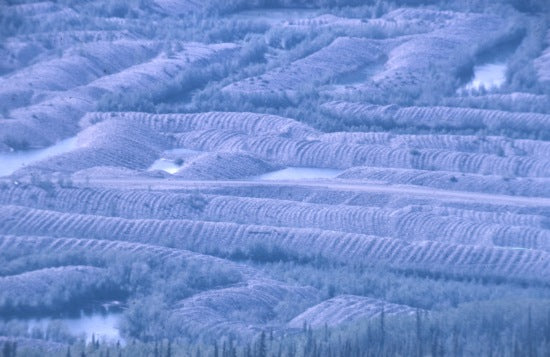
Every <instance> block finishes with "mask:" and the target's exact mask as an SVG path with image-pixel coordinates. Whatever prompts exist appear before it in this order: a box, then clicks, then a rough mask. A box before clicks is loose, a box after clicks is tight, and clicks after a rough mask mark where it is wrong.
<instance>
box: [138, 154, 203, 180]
mask: <svg viewBox="0 0 550 357" xmlns="http://www.w3.org/2000/svg"><path fill="white" fill-rule="evenodd" d="M200 153H201V152H200V151H196V150H190V149H173V150H167V151H165V152H163V153H162V155H161V158H160V159H158V160H156V161H155V162H154V163H153V164H152V165H151V166H150V167H149V168H148V169H147V171H156V170H160V171H165V172H168V173H169V174H175V173H176V172H178V171H179V169H180V168H181V165H182V164H183V162H184V159H185V158H188V157H192V156H196V155H198V154H200Z"/></svg>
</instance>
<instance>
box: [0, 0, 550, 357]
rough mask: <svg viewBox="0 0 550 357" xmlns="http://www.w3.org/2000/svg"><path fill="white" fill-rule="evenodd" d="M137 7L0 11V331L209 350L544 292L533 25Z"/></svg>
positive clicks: (547, 225) (544, 121) (428, 10)
mask: <svg viewBox="0 0 550 357" xmlns="http://www.w3.org/2000/svg"><path fill="white" fill-rule="evenodd" d="M137 3H138V2H136V3H135V4H134V2H132V4H133V5H128V4H126V3H125V2H123V1H113V2H110V1H107V0H93V1H86V2H78V1H64V2H49V1H41V2H33V1H24V2H22V3H19V1H15V2H10V4H9V5H5V6H4V8H2V11H3V13H5V14H7V15H6V16H4V15H3V14H2V15H3V16H0V23H1V24H2V26H4V28H3V30H5V31H4V32H5V34H4V33H3V34H2V45H0V262H1V264H0V316H2V314H6V316H10V319H14V320H25V321H26V322H28V323H29V324H30V328H31V329H32V328H34V327H37V328H40V329H43V330H45V331H46V330H47V328H46V327H47V325H48V324H50V323H52V322H54V323H57V322H56V321H57V319H55V318H54V317H55V316H66V314H65V315H63V314H62V312H64V311H66V310H70V311H79V310H80V309H82V308H83V306H85V305H86V304H88V303H89V302H90V300H94V301H97V300H101V301H105V300H110V299H117V300H118V299H122V300H126V301H124V304H125V306H128V309H125V310H123V311H121V312H116V313H113V312H111V313H108V314H99V313H94V314H82V315H81V316H80V317H74V318H72V317H71V318H62V319H59V322H61V323H62V324H63V325H64V326H65V327H66V328H67V329H68V330H69V331H70V333H71V334H72V335H75V336H76V335H82V334H84V335H86V337H85V338H84V339H85V341H90V340H91V336H92V334H93V335H94V336H95V338H96V339H100V340H101V339H105V340H107V341H111V342H113V341H114V342H116V341H118V340H120V341H132V340H133V339H141V340H142V341H149V342H150V341H168V340H170V341H177V340H178V339H179V338H180V337H184V338H188V339H189V341H202V342H205V343H207V344H210V343H211V341H214V340H215V339H218V338H222V337H224V336H226V337H227V336H231V337H232V338H233V337H234V338H235V343H237V342H239V341H241V342H242V341H253V340H254V339H255V338H257V337H258V336H259V335H260V334H261V332H262V331H264V332H269V331H272V332H273V333H274V335H275V337H276V338H278V337H279V336H289V335H294V334H299V333H300V332H299V331H300V330H301V329H302V328H303V326H304V325H306V326H309V327H311V328H313V329H321V328H325V326H326V328H327V329H336V330H338V329H341V328H343V327H344V326H349V325H350V324H355V323H362V322H364V321H371V320H372V321H374V320H375V319H376V321H378V319H381V318H382V316H385V314H387V316H388V318H399V317H400V316H402V317H408V316H412V315H413V314H415V312H417V313H419V311H422V313H423V314H424V313H426V314H432V313H433V314H436V313H441V312H446V311H454V310H452V309H453V308H456V307H460V306H461V304H465V303H476V302H478V301H482V300H485V301H500V300H501V299H507V298H509V297H510V296H511V295H506V293H503V291H509V292H510V293H509V294H512V295H513V294H517V296H521V297H526V298H529V299H532V300H533V301H534V300H537V301H538V300H540V299H543V298H546V297H550V290H549V289H548V286H549V284H550V141H549V140H550V105H549V104H548V103H550V97H549V95H550V92H548V90H547V84H548V83H549V82H548V78H549V76H548V73H550V72H549V71H548V68H549V67H548V63H549V61H548V58H549V56H548V53H549V48H550V47H549V46H550V42H549V41H550V37H549V36H550V32H549V31H548V29H547V28H543V27H544V26H543V25H542V22H540V23H539V22H536V21H535V20H534V19H533V18H532V17H530V15H526V14H524V13H521V12H520V11H519V10H515V9H513V8H512V7H503V8H506V9H507V10H506V11H504V10H502V11H501V10H498V11H497V9H500V8H499V7H495V9H494V11H484V12H483V11H469V10H468V9H467V8H464V9H463V8H461V6H460V5H456V6H450V5H449V6H447V5H446V8H445V9H441V10H438V9H437V8H436V7H435V6H430V7H424V6H420V7H412V6H411V7H397V6H394V5H389V4H386V3H385V2H377V5H376V6H370V5H364V6H351V4H348V5H350V6H342V7H340V6H338V7H336V6H334V7H331V6H329V3H331V2H325V1H313V2H311V4H310V5H311V8H294V7H285V6H283V5H284V4H286V5H288V4H289V2H288V1H287V2H284V1H283V2H280V3H279V2H276V3H277V4H275V2H274V3H273V5H277V6H278V7H276V8H262V7H261V6H260V3H262V2H258V1H248V0H242V1H241V0H239V1H230V2H215V1H204V2H201V1H196V0H184V1H175V0H143V1H139V4H137ZM338 3H342V4H343V3H346V1H344V2H338ZM355 3H356V2H355ZM470 3H471V2H470ZM270 4H271V2H270ZM134 5H135V6H134ZM441 6H443V5H441ZM479 6H481V5H479ZM510 41H512V42H513V43H514V44H515V42H519V44H517V46H516V45H514V46H508V47H509V48H510V49H509V51H508V52H506V53H504V52H502V53H500V54H499V55H498V56H496V57H492V58H489V57H487V56H485V57H483V56H481V55H479V54H483V53H493V52H495V50H494V49H495V48H499V47H498V46H501V45H499V44H508V43H511V42H510ZM537 41H538V42H537ZM495 46H497V47H495ZM502 46H504V45H502ZM508 47H507V48H508ZM487 51H489V52H487ZM491 51H493V52H491ZM497 52H498V51H497ZM486 57H487V58H486ZM474 64H475V65H474ZM472 66H473V68H472ZM465 69H467V71H468V72H469V70H470V69H471V70H472V78H471V79H468V80H469V82H468V83H465V79H464V78H461V76H462V75H463V73H464V71H465ZM482 87H483V88H485V89H487V91H480V90H478V89H480V88H482ZM339 269H341V270H342V269H343V270H342V271H346V273H345V274H344V273H342V274H343V275H341V276H340V277H338V278H334V276H333V275H331V274H333V272H335V271H340V270H339ZM346 269H348V270H346ZM367 273H368V274H371V275H369V276H368V277H367V275H365V274H367ZM334 274H336V273H334ZM330 279H332V280H330ZM353 279H355V280H353ZM376 279H379V280H376ZM404 282H406V283H404ZM405 284H410V285H405ZM411 286H415V287H416V286H419V288H418V289H419V290H418V292H416V291H415V290H414V289H412V288H410V287H411ZM363 287H364V288H363ZM422 289H424V290H422ZM428 291H429V292H430V293H429V294H428V293H427V292H428ZM489 292H490V293H489ZM432 293H433V296H432ZM415 294H416V295H415ZM541 301H542V300H541ZM428 310H432V311H428ZM60 313H61V315H60ZM38 315H40V316H51V317H46V318H40V319H31V318H24V316H38ZM121 321H122V322H123V323H124V328H123V329H119V322H121ZM0 322H1V321H0ZM6 326H7V327H6ZM14 326H15V325H14ZM23 330H24V329H23ZM23 330H21V329H20V328H19V327H17V328H16V327H13V326H11V327H10V326H8V325H4V324H2V323H0V341H3V340H2V339H3V338H10V339H11V338H14V339H19V340H18V341H21V342H22V343H24V341H27V342H26V343H32V341H33V339H34V338H35V337H36V336H34V337H33V336H32V332H25V331H23ZM306 330H307V329H306ZM3 334H5V335H6V336H3ZM35 335H36V334H35ZM43 337H44V338H43V340H44V341H43V342H44V343H48V344H49V343H52V344H53V343H65V342H66V341H65V342H64V341H60V342H59V341H57V342H55V341H50V340H48V337H47V336H43ZM28 340H31V342H28ZM46 340H48V341H46ZM449 340H450V339H449ZM151 343H153V342H151ZM231 343H233V340H231ZM220 346H221V344H220ZM151 351H152V349H151ZM63 353H65V349H63Z"/></svg>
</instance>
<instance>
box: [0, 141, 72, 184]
mask: <svg viewBox="0 0 550 357" xmlns="http://www.w3.org/2000/svg"><path fill="white" fill-rule="evenodd" d="M76 147H77V144H76V137H74V138H70V139H65V140H63V141H60V142H58V143H57V144H55V145H53V146H50V147H48V148H45V149H36V150H25V151H14V152H8V153H0V176H7V175H11V174H12V173H14V172H15V171H17V170H18V169H20V168H22V167H24V166H26V165H28V164H31V163H33V162H36V161H40V160H43V159H46V158H48V157H51V156H55V155H59V154H63V153H65V152H68V151H71V150H73V149H74V148H76Z"/></svg>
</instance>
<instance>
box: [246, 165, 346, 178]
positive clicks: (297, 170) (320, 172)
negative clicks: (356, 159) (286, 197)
mask: <svg viewBox="0 0 550 357" xmlns="http://www.w3.org/2000/svg"><path fill="white" fill-rule="evenodd" d="M342 172H344V170H335V169H320V168H316V167H287V168H286V169H282V170H278V171H273V172H268V173H266V174H263V175H259V176H255V177H253V178H252V179H253V180H304V179H323V178H324V179H330V178H335V177H336V176H338V175H340V174H341V173H342Z"/></svg>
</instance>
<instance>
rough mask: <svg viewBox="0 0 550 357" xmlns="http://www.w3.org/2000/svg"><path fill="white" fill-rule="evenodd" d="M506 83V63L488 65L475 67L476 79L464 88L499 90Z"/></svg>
mask: <svg viewBox="0 0 550 357" xmlns="http://www.w3.org/2000/svg"><path fill="white" fill-rule="evenodd" d="M505 81H506V63H504V62H496V63H486V64H483V65H479V66H475V67H474V78H472V80H471V81H470V82H469V83H467V84H466V85H465V86H464V89H466V90H472V89H480V88H481V87H484V88H485V89H491V88H498V87H500V86H501V85H502V84H504V82H505Z"/></svg>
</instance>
